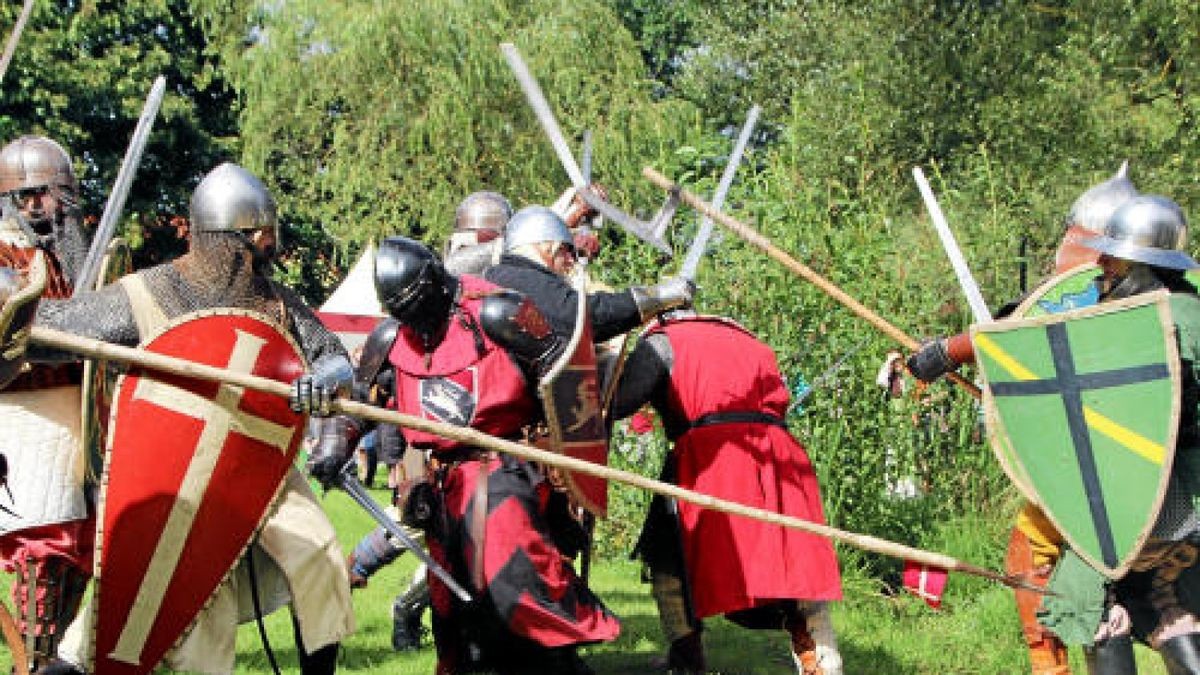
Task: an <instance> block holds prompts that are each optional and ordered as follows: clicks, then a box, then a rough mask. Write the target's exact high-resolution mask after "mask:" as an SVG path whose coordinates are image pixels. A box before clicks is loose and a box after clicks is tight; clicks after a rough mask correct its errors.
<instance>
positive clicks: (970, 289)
mask: <svg viewBox="0 0 1200 675" xmlns="http://www.w3.org/2000/svg"><path fill="white" fill-rule="evenodd" d="M913 178H915V179H916V180H917V188H918V189H920V190H921V199H923V200H925V208H926V209H928V210H929V218H930V219H931V220H932V221H933V226H934V228H936V229H937V233H938V238H939V239H941V240H942V248H944V249H946V255H947V256H948V257H949V258H950V264H951V265H952V266H953V267H954V276H956V277H958V285H959V286H961V287H962V290H963V294H964V295H966V296H967V304H968V305H970V306H971V314H972V315H973V316H974V317H975V323H991V322H992V313H991V311H990V310H989V309H988V306H987V303H986V302H984V301H983V294H982V293H980V292H979V284H977V283H975V277H973V276H971V269H970V268H969V267H967V261H966V260H965V259H964V258H963V254H962V250H961V249H960V248H959V247H958V241H956V240H955V239H954V233H953V232H951V231H950V225H949V224H948V223H947V222H946V216H945V215H943V214H942V207H941V206H940V205H939V204H938V201H937V197H935V196H933V190H932V189H931V188H930V187H929V181H927V180H925V173H924V172H922V171H921V167H919V166H914V167H913Z"/></svg>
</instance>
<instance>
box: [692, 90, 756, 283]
mask: <svg viewBox="0 0 1200 675" xmlns="http://www.w3.org/2000/svg"><path fill="white" fill-rule="evenodd" d="M760 112H762V108H760V107H758V106H753V107H751V108H750V112H749V113H747V114H746V123H745V124H743V125H742V131H741V133H740V134H738V139H737V142H736V143H734V144H733V152H731V153H729V161H728V162H726V164H725V171H724V172H723V173H722V174H721V182H720V183H718V184H717V191H716V192H714V193H713V200H712V204H713V208H715V209H717V210H718V211H720V210H721V207H722V206H724V205H725V195H727V194H729V187H730V186H731V185H733V178H734V176H736V175H737V170H738V165H740V164H741V163H742V154H743V153H745V152H746V145H747V144H748V143H749V142H750V134H752V133H754V125H755V124H758V114H759V113H760ZM712 232H713V221H712V218H710V217H709V216H708V215H707V214H705V215H702V216H701V217H700V229H699V230H698V231H697V232H696V238H695V239H693V240H692V246H691V248H689V249H688V252H687V256H686V257H684V259H683V265H681V266H680V267H679V276H681V277H683V278H684V279H690V280H692V281H695V280H696V268H698V267H699V266H700V259H701V258H703V257H704V252H705V251H706V250H708V240H709V239H711V238H712Z"/></svg>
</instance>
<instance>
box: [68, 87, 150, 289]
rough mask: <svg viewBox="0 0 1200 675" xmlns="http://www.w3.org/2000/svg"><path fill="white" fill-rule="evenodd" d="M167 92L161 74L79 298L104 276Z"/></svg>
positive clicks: (99, 229)
mask: <svg viewBox="0 0 1200 675" xmlns="http://www.w3.org/2000/svg"><path fill="white" fill-rule="evenodd" d="M166 90H167V78H165V77H163V76H162V75H159V76H158V77H157V78H155V80H154V85H153V86H152V87H150V95H149V96H147V97H146V103H145V104H143V105H142V114H141V116H140V117H138V122H137V126H136V127H134V129H133V136H132V137H131V138H130V140H129V147H128V148H127V149H126V150H125V159H124V160H123V161H122V162H121V169H120V170H119V171H118V172H117V180H116V181H115V182H114V183H113V189H112V192H110V193H109V194H108V202H107V203H106V204H105V205H104V214H103V215H101V216H100V224H99V225H97V226H96V235H95V236H94V237H93V238H92V246H91V248H89V249H88V254H87V257H86V258H84V260H83V265H82V266H81V267H80V269H79V278H77V279H76V280H75V291H74V293H73V295H78V294H80V293H84V292H87V291H90V290H92V289H94V288H95V287H96V280H97V279H98V278H99V277H100V266H101V264H102V262H103V261H104V255H105V253H107V252H108V244H109V242H110V241H112V238H113V234H114V233H115V232H116V229H117V219H119V218H120V217H121V212H122V211H124V210H125V199H126V198H127V197H129V188H130V187H131V186H132V185H133V176H134V174H135V173H137V168H138V165H139V164H141V163H142V152H143V151H144V150H145V149H146V142H147V141H148V140H149V138H150V130H151V129H152V128H153V127H154V118H155V117H157V116H158V109H159V107H160V106H162V100H163V95H164V94H165V93H166Z"/></svg>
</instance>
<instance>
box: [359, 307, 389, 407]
mask: <svg viewBox="0 0 1200 675" xmlns="http://www.w3.org/2000/svg"><path fill="white" fill-rule="evenodd" d="M399 332H400V322H398V321H396V320H395V319H393V318H390V317H389V318H386V319H384V320H383V321H380V322H379V325H377V326H375V330H373V331H371V334H370V335H369V336H367V341H366V342H365V343H364V344H363V350H362V356H360V357H359V359H358V368H357V369H355V371H354V399H355V400H357V401H363V402H364V403H369V404H371V405H380V404H382V403H383V402H385V401H386V400H387V397H388V396H390V395H391V391H390V389H391V381H390V380H391V379H392V376H389V382H388V383H387V385H388V386H387V387H386V388H387V389H388V391H386V392H383V393H384V394H385V395H383V396H377V395H376V391H375V389H376V387H378V386H382V385H383V384H384V383H383V382H381V378H382V377H383V376H385V375H388V373H387V372H386V371H385V369H384V366H385V365H386V364H387V358H388V354H389V353H390V352H391V351H392V345H393V344H395V342H396V335H397V334H399Z"/></svg>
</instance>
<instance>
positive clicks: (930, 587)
mask: <svg viewBox="0 0 1200 675" xmlns="http://www.w3.org/2000/svg"><path fill="white" fill-rule="evenodd" d="M949 576H950V573H949V572H947V571H946V570H944V569H942V568H940V567H931V566H929V565H922V564H921V563H916V562H913V561H911V560H905V561H904V590H906V591H908V592H910V593H912V594H914V595H916V596H917V597H918V598H921V599H922V600H924V601H925V604H927V605H929V606H930V607H932V608H934V609H939V608H940V607H941V606H942V593H943V592H944V591H945V590H946V580H947V579H948V578H949Z"/></svg>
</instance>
